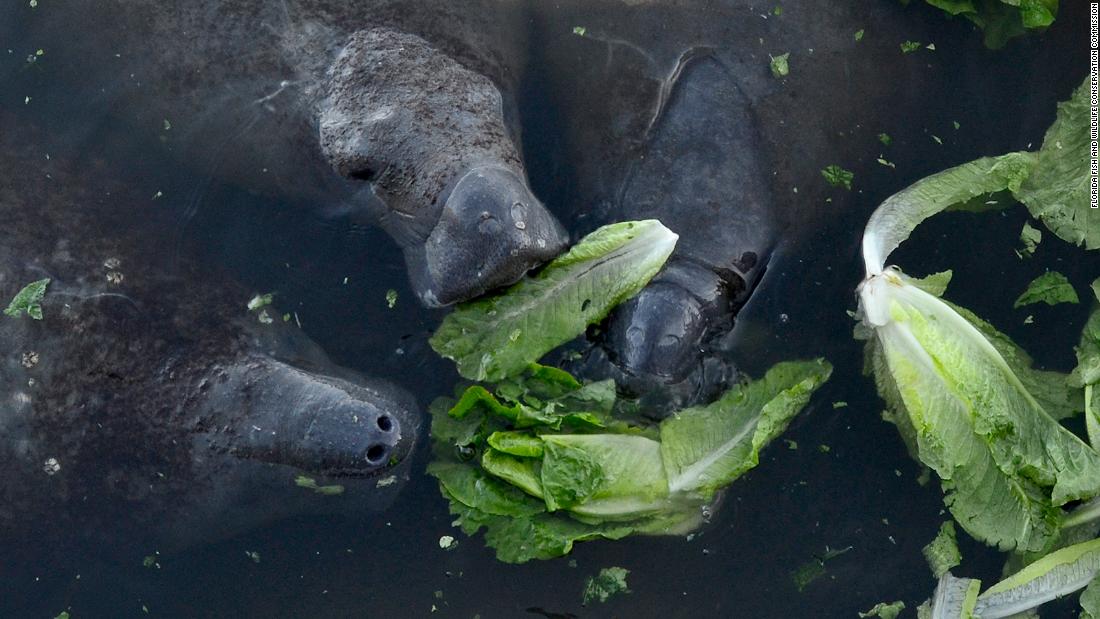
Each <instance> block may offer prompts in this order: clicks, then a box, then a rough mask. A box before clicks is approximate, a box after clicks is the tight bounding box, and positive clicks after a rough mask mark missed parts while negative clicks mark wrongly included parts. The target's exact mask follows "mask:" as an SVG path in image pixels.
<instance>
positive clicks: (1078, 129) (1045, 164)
mask: <svg viewBox="0 0 1100 619" xmlns="http://www.w3.org/2000/svg"><path fill="white" fill-rule="evenodd" d="M1088 142H1089V85H1088V78H1087V77H1086V78H1085V81H1084V82H1082V83H1081V85H1080V86H1078V87H1077V89H1076V90H1075V91H1074V92H1073V95H1072V96H1071V97H1070V99H1069V100H1068V101H1063V102H1062V103H1059V104H1058V115H1057V117H1056V118H1055V120H1054V124H1053V125H1051V126H1050V129H1047V133H1046V137H1045V138H1044V139H1043V146H1042V148H1040V149H1039V153H1038V159H1037V161H1036V164H1035V168H1034V170H1033V171H1032V172H1031V175H1030V176H1028V178H1027V180H1026V181H1024V183H1023V184H1022V185H1021V186H1020V188H1019V189H1018V190H1013V193H1014V194H1015V195H1016V199H1018V200H1019V201H1020V202H1023V203H1024V204H1025V205H1026V206H1027V209H1028V210H1029V211H1031V214H1032V216H1034V217H1035V218H1036V219H1038V220H1040V221H1042V222H1043V223H1044V224H1046V227H1047V228H1049V229H1050V231H1051V232H1053V233H1054V234H1056V235H1058V236H1059V237H1060V238H1062V239H1063V240H1065V241H1067V242H1070V243H1073V244H1075V245H1084V247H1085V249H1098V248H1100V210H1097V209H1092V208H1089V148H1088Z"/></svg>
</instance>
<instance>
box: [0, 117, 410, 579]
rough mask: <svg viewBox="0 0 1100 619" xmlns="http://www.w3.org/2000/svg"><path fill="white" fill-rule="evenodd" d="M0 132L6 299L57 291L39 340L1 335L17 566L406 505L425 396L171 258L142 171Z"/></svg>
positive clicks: (202, 267)
mask: <svg viewBox="0 0 1100 619" xmlns="http://www.w3.org/2000/svg"><path fill="white" fill-rule="evenodd" d="M0 126H2V127H3V131H2V132H0V136H2V137H0V162H2V165H3V169H4V170H5V179H4V182H3V183H0V218H2V219H3V221H4V226H3V228H2V230H0V297H3V298H4V303H7V299H11V298H12V297H14V296H15V295H16V294H17V292H19V291H20V289H21V288H22V287H23V286H24V284H27V283H28V282H31V281H38V280H42V279H47V278H48V279H49V284H48V287H47V288H46V293H45V295H44V297H43V298H42V300H41V320H36V319H34V318H32V317H31V316H28V315H27V314H25V313H19V315H18V316H9V315H0V466H2V467H3V470H4V483H3V484H0V540H3V541H0V544H2V545H3V547H4V548H5V553H6V555H8V556H7V557H6V558H5V561H6V562H7V561H14V562H15V564H19V563H18V559H20V558H22V559H25V560H29V561H40V560H43V559H44V558H45V556H44V555H48V553H49V552H50V551H56V552H61V551H62V550H63V549H64V548H67V547H68V544H71V543H74V542H73V539H74V538H75V539H77V540H81V541H80V542H79V543H81V544H91V545H92V547H95V548H100V549H101V550H104V551H105V552H107V551H109V552H110V553H112V554H114V553H127V552H128V553H131V555H128V556H129V557H130V559H131V560H132V559H133V556H132V553H134V552H140V553H142V554H149V553H150V552H151V550H153V549H157V550H160V551H169V550H173V549H181V548H184V547H187V546H190V545H192V544H195V543H199V542H209V541H211V540H215V539H218V538H220V537H225V536H230V535H233V534H236V533H239V532H241V531H243V530H245V529H248V528H251V527H255V526H258V525H260V524H264V523H267V522H270V521H273V520H278V519H282V518H286V517H289V516H293V515H301V514H318V513H346V514H352V515H355V516H357V517H362V516H363V514H365V513H367V512H368V511H369V510H376V509H380V508H383V507H385V506H386V505H387V504H388V503H389V502H390V501H391V500H392V498H393V497H394V496H395V494H396V493H397V492H398V490H399V489H400V488H401V487H402V486H403V484H404V481H405V480H406V479H407V477H408V468H409V465H408V462H409V460H410V458H409V456H410V452H411V449H412V446H413V444H414V442H415V440H416V436H417V430H418V425H419V413H418V407H417V403H416V402H415V400H414V399H413V398H412V396H410V395H409V394H408V393H407V392H405V391H404V390H403V389H400V388H398V387H396V386H394V385H392V384H390V383H387V382H385V381H381V380H377V379H371V378H367V377H364V376H361V375H358V374H357V373H355V372H352V371H350V370H347V369H343V368H340V367H338V366H336V365H335V364H333V363H332V362H331V361H330V360H329V359H328V358H327V357H326V356H325V354H324V353H323V352H322V351H320V350H319V349H318V348H317V346H316V345H315V344H313V343H312V342H311V341H310V340H309V339H308V338H307V337H306V336H305V335H303V334H302V333H301V331H300V329H299V328H298V327H297V326H296V325H295V323H294V321H293V320H291V321H289V322H287V321H284V320H283V319H282V317H281V316H280V315H279V314H278V313H277V312H276V310H275V306H274V305H273V306H268V307H264V308H257V309H254V310H253V311H249V309H248V308H247V307H246V306H247V304H248V303H249V301H250V299H251V298H252V296H253V294H252V291H250V290H249V289H248V288H245V287H244V286H242V285H241V284H239V283H237V282H236V281H234V280H233V279H232V278H231V277H230V276H228V275H227V274H226V273H225V272H223V271H221V270H219V268H218V267H217V266H211V265H209V264H205V263H204V262H203V261H201V260H198V259H196V258H194V257H193V256H190V255H189V254H188V253H184V254H183V255H180V254H177V253H176V252H173V251H166V249H165V246H166V245H167V243H166V240H167V238H168V235H167V234H166V232H167V231H168V230H170V229H171V227H172V223H173V220H172V218H171V217H170V215H169V214H168V213H167V212H164V213H159V214H158V213H157V212H156V211H153V210H150V209H147V208H144V206H143V205H144V204H146V203H147V202H148V201H149V196H150V195H152V194H151V193H149V192H151V191H152V189H151V188H149V187H147V186H144V185H143V184H142V182H141V181H140V177H139V176H136V175H133V176H132V175H131V174H132V173H129V172H128V169H127V168H128V167H129V166H130V165H132V164H128V165H127V166H123V165H120V163H119V162H118V161H116V160H113V159H112V158H111V157H110V156H109V155H106V154H105V153H104V152H103V151H102V150H100V149H98V148H87V147H85V148H82V149H77V148H73V145H72V144H71V143H68V142H66V141H64V140H54V139H52V138H51V136H50V134H48V133H46V132H43V131H35V130H33V129H30V128H28V124H27V123H26V120H25V118H22V117H18V116H13V115H10V114H0ZM46 153H51V156H50V158H49V159H48V160H46V159H43V155H44V154H46ZM32 160H33V161H41V163H38V164H36V166H35V169H34V170H33V171H30V172H28V171H26V169H25V163H26V162H27V161H32ZM20 170H23V171H22V172H20ZM275 304H276V305H277V299H276V301H275ZM13 313H15V312H13ZM299 478H301V479H299ZM301 484H304V485H305V486H306V487H303V486H302V485H301ZM326 493H327V494H326ZM28 541H33V542H34V545H33V546H28ZM21 552H30V553H32V556H23V557H20V553H21ZM37 553H41V554H37ZM137 556H138V557H140V556H141V555H140V554H139V555H137Z"/></svg>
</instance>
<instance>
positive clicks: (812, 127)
mask: <svg viewBox="0 0 1100 619" xmlns="http://www.w3.org/2000/svg"><path fill="white" fill-rule="evenodd" d="M772 8H774V5H767V4H762V3H760V2H744V1H738V0H727V1H721V2H690V1H674V0H652V1H646V0H633V1H626V2H595V3H594V2H590V1H587V0H563V1H561V2H555V3H553V8H550V7H547V9H546V10H545V11H540V12H539V13H538V18H537V21H536V25H535V31H537V32H539V34H540V37H539V38H538V39H537V40H536V41H535V43H534V44H533V47H534V48H535V49H537V50H538V52H537V53H536V55H535V56H534V57H533V58H532V59H531V61H530V62H531V63H532V65H536V64H537V65H538V66H540V67H543V69H542V70H543V71H544V72H545V75H540V80H541V81H540V83H541V84H544V86H543V87H542V88H540V93H545V95H546V96H547V97H548V98H549V99H550V100H549V101H548V102H547V103H546V104H545V105H546V106H547V107H551V108H553V109H554V110H555V111H554V114H553V116H552V118H553V119H554V120H557V121H560V122H562V123H563V125H564V126H565V130H564V135H563V136H562V137H560V138H555V139H552V140H546V141H547V142H551V143H555V142H556V146H557V148H558V149H560V155H557V157H558V158H557V159H553V160H552V161H550V162H548V163H543V164H542V167H547V168H550V169H554V168H557V167H563V166H568V169H569V170H570V173H569V175H568V176H567V177H566V179H565V181H566V182H564V183H562V184H564V185H566V186H567V187H568V189H567V190H566V191H565V192H563V195H561V196H559V197H557V199H558V200H561V201H562V202H564V203H565V204H568V205H569V207H570V209H569V212H559V216H560V217H562V219H563V221H566V222H568V223H567V226H568V227H569V228H570V229H576V228H579V229H581V230H587V229H591V228H593V227H595V226H597V225H599V224H603V223H607V222H610V221H618V220H623V219H635V218H647V217H653V218H658V219H660V220H661V221H662V222H664V223H665V225H667V226H668V227H669V228H671V229H672V230H674V231H676V232H677V233H678V234H679V235H680V240H679V242H678V245H677V248H676V251H675V253H674V254H673V256H672V258H671V260H670V262H669V263H668V265H667V266H666V268H665V270H664V271H663V273H662V274H660V275H659V276H658V277H657V278H656V279H655V280H654V282H653V283H651V284H650V285H649V287H648V288H646V289H645V290H644V291H643V292H642V293H641V294H640V295H638V296H637V297H636V298H635V299H634V300H632V301H630V302H628V303H627V304H625V305H624V306H623V307H621V308H619V310H618V311H617V312H616V313H615V314H614V315H613V316H612V318H611V321H610V327H609V330H608V333H606V335H605V336H604V343H605V344H606V346H605V349H604V350H600V349H597V350H595V351H593V353H592V354H591V355H590V358H589V359H588V360H586V364H582V366H583V367H585V368H586V369H588V370H590V371H594V372H595V373H597V374H610V375H612V376H615V377H616V378H617V379H618V380H619V382H620V384H622V385H626V386H627V387H628V388H629V389H630V390H632V391H634V392H635V393H636V394H639V395H643V396H645V395H647V394H653V395H655V396H656V397H655V398H654V402H655V403H656V404H658V405H662V406H671V407H673V408H675V407H677V406H683V405H684V404H689V403H692V402H697V401H701V400H702V401H707V400H708V398H710V397H712V396H713V395H715V393H716V392H717V391H719V390H720V389H721V388H723V387H724V386H725V385H727V384H728V381H729V380H730V379H731V378H732V377H733V376H734V375H735V374H736V372H735V371H734V370H733V368H732V367H730V365H729V362H728V359H730V358H731V357H734V358H739V359H740V360H747V358H750V357H758V356H759V357H763V358H771V359H773V360H777V358H783V357H784V354H782V353H780V354H773V351H769V350H758V349H756V350H753V349H739V350H734V351H732V354H731V352H730V351H729V350H727V349H728V348H729V347H730V344H729V341H730V340H731V339H732V338H730V337H728V336H729V334H730V332H731V328H732V327H733V325H734V322H735V320H734V318H735V315H736V314H737V312H738V310H739V309H740V308H741V307H742V306H743V305H744V304H745V303H747V302H748V300H749V298H750V295H751V293H752V292H753V291H754V289H755V288H756V287H757V286H758V285H759V284H760V282H761V281H762V279H763V278H764V276H765V273H766V271H767V266H768V263H769V259H770V258H771V257H772V256H773V255H774V253H775V252H776V251H777V250H781V249H782V247H783V246H786V247H790V246H792V245H793V244H803V245H804V244H811V245H812V244H815V243H829V244H830V247H835V246H837V245H838V244H843V243H849V244H850V245H851V247H852V252H853V254H854V250H855V247H854V245H855V243H856V242H857V241H858V238H859V228H853V229H852V230H851V231H850V233H849V234H847V235H846V236H845V237H842V238H836V237H834V238H831V239H815V238H812V237H814V236H815V235H816V234H818V233H819V231H820V230H823V229H826V227H827V225H828V223H829V221H830V219H831V220H838V219H841V218H842V215H843V214H844V213H845V212H849V213H850V212H851V211H852V210H855V209H866V210H867V211H868V212H869V210H870V208H872V207H873V206H874V205H875V204H876V202H873V201H872V199H868V197H867V196H863V195H860V194H859V193H857V191H858V190H860V189H861V188H862V187H866V186H867V185H868V180H867V179H868V178H869V177H871V176H872V175H875V176H881V175H883V174H884V173H886V174H896V175H897V176H898V180H897V181H895V182H896V183H898V184H895V185H894V190H896V189H898V188H900V187H901V186H904V184H905V183H906V182H907V181H905V180H904V179H905V178H907V177H908V178H911V179H912V178H915V177H919V172H920V170H915V169H913V168H912V167H910V168H909V169H907V170H904V171H903V170H900V169H899V170H897V171H896V172H895V171H894V170H892V169H887V168H883V167H882V166H881V165H880V164H879V163H878V162H876V158H877V157H878V156H879V155H880V153H886V154H885V156H886V157H888V158H893V155H894V154H896V153H897V152H898V150H896V149H905V152H907V153H911V154H913V158H914V159H917V160H920V159H921V158H922V157H923V158H924V160H925V161H928V162H929V163H930V164H931V165H932V166H934V167H933V169H939V168H942V167H944V165H945V162H943V160H942V154H939V153H937V152H935V149H936V148H937V146H936V145H935V144H934V142H933V141H932V139H931V138H930V136H929V135H928V132H930V131H931V132H940V133H941V134H944V133H945V132H948V131H952V129H950V128H949V127H950V121H951V119H953V118H956V116H955V115H956V114H957V113H958V111H957V106H956V102H957V101H960V100H965V101H969V102H973V101H975V100H978V101H981V100H988V101H990V105H996V104H999V102H1000V101H1001V99H1000V98H999V97H998V96H997V93H999V92H1003V89H1004V87H1005V84H1006V80H1005V76H1006V75H1007V76H1009V77H1010V78H1011V83H1016V82H1018V81H1019V82H1022V83H1027V78H1026V77H1025V76H1026V73H1025V71H1027V69H1025V68H1023V67H1019V66H1011V67H1005V66H1000V67H999V68H996V69H994V68H991V67H996V66H997V65H996V63H995V61H996V58H997V57H996V56H994V55H992V54H990V53H989V52H988V51H986V50H982V49H980V35H979V34H978V33H975V32H973V28H972V27H970V26H968V25H966V24H965V23H963V22H962V21H958V20H957V21H956V23H955V27H954V28H950V27H945V26H944V23H943V16H942V14H941V13H938V12H937V11H936V10H935V9H933V8H931V7H927V6H923V3H913V6H910V7H904V6H901V4H899V3H896V2H882V1H879V0H870V1H860V0H851V1H846V2H831V1H821V2H799V3H797V4H796V5H784V6H783V9H784V11H783V14H782V15H781V16H776V15H774V14H772V12H771V11H772ZM568 24H572V25H575V26H582V27H583V34H581V35H578V34H577V33H575V32H574V31H573V30H572V29H570V28H567V27H564V26H566V25H568ZM860 29H862V30H864V31H865V33H866V35H865V36H864V37H863V38H862V40H860V41H856V40H855V37H854V33H855V32H856V31H857V30H860ZM906 40H917V41H923V42H929V41H934V42H935V43H936V44H937V47H938V48H939V50H940V51H938V52H935V53H933V52H931V51H929V50H923V49H922V50H921V52H922V53H923V54H924V55H921V54H902V53H901V51H900V50H899V47H898V44H899V43H900V42H902V41H906ZM787 52H789V53H790V61H789V62H790V75H789V76H788V77H786V78H778V77H776V76H774V75H772V73H771V71H770V69H769V60H770V56H772V55H775V56H778V55H780V54H783V53H787ZM961 59H966V62H963V61H962V60H961ZM1003 64H1004V63H1002V65H1003ZM960 66H961V67H963V68H962V69H960ZM966 67H969V69H966ZM544 122H545V120H544ZM972 122H973V121H972ZM968 130H969V131H970V132H971V134H973V135H983V129H982V128H980V127H976V126H974V125H973V124H972V125H971V126H970V127H968ZM880 132H888V133H890V134H892V135H893V136H894V140H895V143H896V146H895V150H891V149H888V148H887V147H885V146H884V145H883V144H881V143H880V142H879V140H878V139H877V134H878V133H880ZM986 135H988V134H986ZM947 137H948V139H951V138H952V137H953V136H950V135H948V136H947ZM542 146H543V145H542V144H538V143H536V144H532V145H531V146H530V148H531V149H532V151H537V150H541V148H540V147H542ZM940 150H941V152H942V149H940ZM994 152H997V151H994ZM937 156H938V157H937ZM831 164H837V165H841V166H842V167H844V168H846V169H848V170H851V171H853V172H854V173H855V176H856V183H855V190H856V191H853V192H848V191H846V190H844V189H843V188H839V189H838V188H833V187H830V186H829V185H828V184H827V183H826V182H825V181H824V179H823V178H822V175H821V172H820V171H821V170H822V169H823V168H825V167H826V166H828V165H831ZM930 171H931V170H926V171H925V173H928V172H930ZM884 197H885V196H880V197H879V199H882V198H884ZM826 198H829V200H830V201H829V202H826ZM852 219H853V220H856V219H858V218H852ZM858 225H859V226H860V227H862V222H860V223H859V224H858ZM821 249H822V250H824V249H825V247H824V246H823V247H821ZM822 253H823V254H824V252H822ZM805 284H806V285H807V286H812V285H820V282H805ZM743 337H744V336H742V338H743ZM605 351H606V353H605ZM786 354H787V355H789V354H791V353H786ZM605 357H606V358H610V360H611V361H612V362H614V363H613V366H614V367H613V368H612V369H611V370H606V369H604V370H601V369H600V368H601V367H606V365H607V364H606V360H607V359H606V358H605Z"/></svg>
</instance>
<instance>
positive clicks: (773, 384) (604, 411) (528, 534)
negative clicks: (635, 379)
mask: <svg viewBox="0 0 1100 619" xmlns="http://www.w3.org/2000/svg"><path fill="white" fill-rule="evenodd" d="M831 371H832V368H831V366H830V365H829V364H828V363H827V362H825V361H823V360H816V361H807V362H787V363H780V364H778V365H776V366H775V367H773V368H772V369H770V370H769V371H768V372H767V373H766V374H765V376H764V377H763V378H762V379H760V380H756V381H752V382H750V383H748V384H745V385H737V386H735V387H733V388H731V389H730V390H729V391H727V392H726V393H725V394H724V395H723V396H722V397H721V398H719V399H718V400H717V401H716V402H714V403H712V404H710V405H708V406H701V407H695V408H689V409H686V410H683V411H680V412H679V413H677V414H676V415H674V416H672V417H669V418H667V419H665V420H664V421H663V422H661V423H660V424H659V425H657V426H655V427H650V426H646V425H644V424H641V423H638V424H632V423H628V422H626V421H623V420H620V419H617V418H616V416H615V415H614V414H613V413H612V409H613V405H614V397H615V396H614V394H615V391H614V386H613V384H608V383H609V381H604V382H601V383H591V384H587V385H581V384H580V383H578V382H577V381H575V380H574V379H573V378H572V377H571V376H569V375H568V374H565V373H564V372H561V371H560V370H554V369H553V368H545V367H542V366H537V365H535V366H531V367H530V368H529V369H528V370H527V371H526V372H525V373H524V374H521V375H520V376H517V377H514V378H513V379H512V380H510V381H508V382H505V383H503V384H502V385H499V386H497V387H496V388H494V390H493V391H489V390H488V389H485V388H484V387H482V386H478V385H474V386H471V387H469V388H467V389H466V390H465V392H464V393H463V394H462V395H461V397H459V398H458V400H437V401H436V402H435V403H433V405H432V407H431V415H432V431H431V434H432V442H433V451H434V455H435V458H434V461H433V462H432V463H431V464H430V465H429V466H428V472H429V473H430V474H431V475H433V476H435V477H436V478H437V479H438V480H439V483H440V491H441V492H442V494H443V495H444V497H445V498H447V499H448V500H449V501H450V510H451V513H452V514H453V515H454V516H456V520H455V524H456V525H458V526H460V527H461V528H462V529H463V531H465V532H466V533H467V534H469V535H473V534H474V533H475V532H477V531H478V530H479V529H481V528H484V529H485V530H486V533H485V542H486V544H488V545H489V546H491V547H493V548H494V549H496V552H497V558H498V559H500V560H501V561H506V562H510V563H522V562H525V561H528V560H531V559H546V558H551V557H556V556H561V555H564V554H566V553H568V552H569V551H570V550H571V549H572V547H573V544H574V543H575V542H577V541H584V540H589V539H596V538H605V539H619V538H621V537H625V536H627V535H631V534H647V535H677V534H683V533H686V532H688V531H691V530H692V529H694V528H695V527H697V526H698V525H699V524H700V523H701V522H702V519H703V515H704V509H705V508H706V507H707V506H708V505H709V504H710V502H711V501H712V500H713V498H714V496H715V494H716V493H717V492H718V491H719V490H720V489H721V488H723V487H725V486H726V485H728V484H729V483H731V482H732V481H733V480H735V479H736V478H737V477H739V476H740V475H742V474H743V473H744V472H745V471H747V470H749V469H751V468H753V467H754V466H756V465H757V463H758V462H759V457H760V450H761V449H763V448H764V447H765V446H766V445H767V444H768V443H769V442H771V441H772V440H773V439H774V438H775V437H776V436H778V435H779V433H780V432H782V431H783V430H784V429H785V428H786V427H787V424H788V423H789V422H790V420H791V419H792V418H793V417H794V415H795V414H797V413H798V411H799V410H801V409H802V408H803V407H804V406H805V405H806V403H807V402H808V401H809V398H810V396H811V395H812V394H813V392H814V391H815V390H816V389H817V388H818V387H819V386H820V385H821V384H822V383H824V382H825V381H826V380H827V379H828V377H829V374H830V373H831Z"/></svg>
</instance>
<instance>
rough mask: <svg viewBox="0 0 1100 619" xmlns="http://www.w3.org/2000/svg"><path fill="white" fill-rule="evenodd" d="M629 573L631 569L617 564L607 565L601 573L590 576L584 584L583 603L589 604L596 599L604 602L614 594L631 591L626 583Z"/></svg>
mask: <svg viewBox="0 0 1100 619" xmlns="http://www.w3.org/2000/svg"><path fill="white" fill-rule="evenodd" d="M629 574H630V570H628V569H626V568H623V567H617V566H615V567H605V568H603V569H602V570H600V573H599V574H596V575H595V576H589V578H588V580H587V581H586V582H585V584H584V598H583V599H584V601H583V604H584V605H585V606H587V605H589V604H591V603H592V602H596V601H599V602H600V603H603V602H606V601H607V600H608V599H610V598H611V596H613V595H616V594H619V593H630V588H629V587H628V586H627V584H626V577H627V576H628V575H629Z"/></svg>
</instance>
